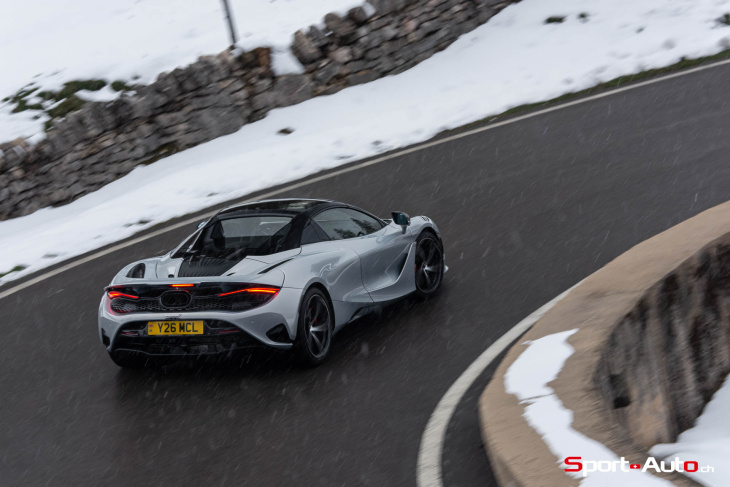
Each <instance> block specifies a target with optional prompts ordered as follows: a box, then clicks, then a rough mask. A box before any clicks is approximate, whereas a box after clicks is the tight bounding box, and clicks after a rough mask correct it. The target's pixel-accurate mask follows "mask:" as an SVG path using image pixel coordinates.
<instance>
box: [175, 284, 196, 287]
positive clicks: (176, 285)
mask: <svg viewBox="0 0 730 487" xmlns="http://www.w3.org/2000/svg"><path fill="white" fill-rule="evenodd" d="M170 286H172V287H193V286H195V284H170Z"/></svg>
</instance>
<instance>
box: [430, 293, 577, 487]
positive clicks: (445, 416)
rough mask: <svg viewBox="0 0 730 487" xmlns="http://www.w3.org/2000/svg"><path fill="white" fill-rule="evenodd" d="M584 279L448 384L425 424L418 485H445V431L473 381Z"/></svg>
mask: <svg viewBox="0 0 730 487" xmlns="http://www.w3.org/2000/svg"><path fill="white" fill-rule="evenodd" d="M581 282H583V281H581ZM581 282H579V283H578V284H576V285H575V286H573V287H571V288H570V289H568V290H567V291H565V292H564V293H562V294H561V295H560V296H558V297H556V298H554V299H553V300H552V301H550V302H549V303H547V304H545V305H543V306H542V307H541V308H539V309H538V310H536V311H534V312H533V313H532V314H531V315H530V316H528V317H527V318H525V319H524V320H522V321H520V322H519V323H517V324H516V325H515V326H513V327H512V329H510V330H509V331H508V332H507V333H505V334H504V335H502V336H501V337H499V339H497V341H495V342H494V343H492V344H491V345H490V346H489V348H487V349H486V350H485V351H484V352H482V354H481V355H479V357H477V359H476V360H475V361H474V362H472V363H471V365H469V367H468V368H467V369H466V370H465V371H464V372H463V373H462V374H461V375H460V376H459V378H458V379H456V382H454V383H453V384H452V385H451V387H449V390H448V391H446V394H444V397H442V398H441V400H440V401H439V403H438V405H437V406H436V409H435V410H434V411H433V413H431V417H430V418H429V420H428V424H426V429H425V430H424V431H423V436H421V446H420V448H419V449H418V465H417V467H416V482H417V484H418V487H443V477H442V475H441V457H442V455H443V449H444V439H445V438H446V430H447V429H448V427H449V423H450V422H451V418H452V416H453V415H454V411H455V410H456V407H457V406H458V405H459V402H461V400H462V399H463V397H464V394H466V391H468V390H469V388H470V387H471V386H472V384H474V381H476V380H477V379H478V378H479V376H480V375H482V372H484V370H485V369H486V368H487V367H489V364H491V363H492V361H493V360H494V359H495V358H497V356H498V355H499V354H500V353H502V351H504V349H506V348H507V347H508V346H509V345H510V343H512V342H513V341H515V340H516V339H517V338H519V337H520V335H522V334H523V333H524V332H526V331H527V330H529V329H530V328H531V327H532V325H534V324H535V322H536V321H537V320H539V319H540V318H542V316H543V315H544V314H545V313H547V312H548V310H549V309H550V308H552V307H553V306H555V305H556V304H557V303H558V301H560V300H561V299H563V298H564V297H565V296H566V295H567V294H568V293H569V292H570V291H572V290H573V289H575V288H576V287H577V286H579V285H580V283H581Z"/></svg>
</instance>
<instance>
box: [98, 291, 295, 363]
mask: <svg viewBox="0 0 730 487" xmlns="http://www.w3.org/2000/svg"><path fill="white" fill-rule="evenodd" d="M301 293H302V290H301V289H293V288H282V289H281V291H280V292H279V294H278V295H277V296H276V297H275V298H274V299H273V300H271V301H270V302H269V303H267V304H265V305H263V306H260V307H258V308H255V309H252V310H248V311H242V312H226V311H211V312H206V311H196V312H190V313H127V314H117V313H114V312H112V311H111V309H110V307H109V299H108V298H107V297H106V296H104V297H103V298H102V300H101V303H100V305H99V319H98V324H99V339H100V340H101V341H102V343H103V344H104V345H105V346H106V347H107V350H108V351H109V352H117V351H129V352H132V353H146V354H149V355H166V356H185V355H206V354H220V353H229V352H231V351H233V350H237V349H240V348H249V347H255V346H266V347H270V348H275V349H279V350H287V349H290V348H291V347H292V342H293V341H294V338H295V337H296V329H297V312H298V309H299V302H300V299H301ZM165 320H178V321H179V320H185V321H188V320H202V321H203V322H204V334H202V335H190V336H149V335H147V327H146V323H147V322H148V321H165ZM281 325H283V326H281ZM230 328H235V329H238V330H240V331H238V332H225V333H221V330H222V329H230ZM133 332H135V333H133ZM272 337H273V338H275V339H272Z"/></svg>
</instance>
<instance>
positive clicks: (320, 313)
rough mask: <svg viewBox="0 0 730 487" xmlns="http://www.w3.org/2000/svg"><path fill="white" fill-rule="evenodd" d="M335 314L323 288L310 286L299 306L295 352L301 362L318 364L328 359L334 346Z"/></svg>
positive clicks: (309, 364)
mask: <svg viewBox="0 0 730 487" xmlns="http://www.w3.org/2000/svg"><path fill="white" fill-rule="evenodd" d="M334 317H335V315H334V313H333V311H332V306H330V303H329V299H327V296H326V295H325V294H324V292H322V291H321V290H319V289H317V288H310V289H309V290H308V291H307V292H306V293H305V294H304V298H302V303H301V305H300V306H299V320H298V324H297V338H296V340H295V342H294V352H295V354H296V356H297V358H298V359H299V361H300V362H301V363H303V364H304V365H308V366H316V365H319V364H321V363H322V362H324V361H325V360H326V359H327V356H328V355H329V353H330V349H331V348H332V334H333V332H334V327H335V319H334Z"/></svg>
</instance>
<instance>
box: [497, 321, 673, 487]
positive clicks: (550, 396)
mask: <svg viewBox="0 0 730 487" xmlns="http://www.w3.org/2000/svg"><path fill="white" fill-rule="evenodd" d="M577 331H578V329H573V330H568V331H564V332H560V333H554V334H552V335H547V336H545V337H542V338H540V339H538V340H533V341H525V342H523V345H527V349H525V351H524V352H522V353H521V354H520V356H519V357H517V360H515V361H514V363H512V365H511V366H510V367H509V369H507V373H505V376H504V385H505V390H506V391H507V392H508V393H509V394H513V395H515V396H517V399H519V400H520V403H521V404H525V405H526V406H525V412H524V414H523V416H524V417H525V419H526V420H527V423H528V424H529V425H530V426H531V427H532V428H533V429H534V430H535V431H537V433H538V434H539V435H540V436H542V439H543V440H544V441H545V444H546V445H547V446H548V448H550V451H552V452H553V453H554V454H555V456H556V463H559V464H561V465H562V462H563V460H564V459H565V458H567V457H572V456H580V457H582V459H583V460H584V461H585V460H594V461H599V460H604V461H606V460H607V461H617V460H620V458H619V456H618V455H616V454H615V453H614V452H613V451H612V450H610V449H608V448H607V447H606V446H604V445H603V444H601V443H599V442H597V441H595V440H592V439H591V438H588V437H587V436H585V435H583V434H582V433H579V432H578V431H576V430H574V429H573V428H572V425H573V412H572V411H570V410H569V409H566V408H565V406H564V405H563V403H562V402H561V401H560V399H559V398H558V397H557V396H556V395H555V391H554V390H553V389H552V388H551V387H550V386H548V384H549V383H550V382H552V381H553V380H555V379H556V378H557V376H558V374H559V373H560V371H561V370H562V369H563V365H565V361H566V360H568V358H569V357H570V356H571V355H573V352H574V351H575V350H574V349H573V347H571V346H570V344H568V342H567V340H568V338H569V337H570V336H572V335H573V334H574V333H576V332H577ZM524 468H530V467H529V465H525V466H524ZM561 468H565V467H564V466H561ZM566 474H567V475H572V476H573V477H574V478H582V479H583V480H582V481H581V483H580V484H581V485H582V486H585V487H604V486H605V487H613V486H615V485H616V483H617V482H620V483H621V485H622V486H637V487H639V486H671V485H672V484H671V483H670V482H667V481H665V480H663V479H660V478H657V477H655V476H653V475H651V474H649V473H645V472H640V471H630V472H623V471H617V472H610V473H608V472H593V473H590V474H589V476H588V477H586V478H583V476H582V473H581V472H567V473H566Z"/></svg>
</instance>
